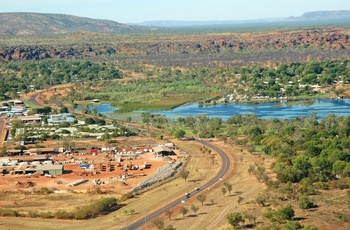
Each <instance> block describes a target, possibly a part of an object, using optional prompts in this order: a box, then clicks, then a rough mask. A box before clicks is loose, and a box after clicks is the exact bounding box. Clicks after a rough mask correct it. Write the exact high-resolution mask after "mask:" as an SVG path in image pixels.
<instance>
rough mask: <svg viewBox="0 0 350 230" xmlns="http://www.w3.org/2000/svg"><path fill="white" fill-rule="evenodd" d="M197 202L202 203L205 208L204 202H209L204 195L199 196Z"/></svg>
mask: <svg viewBox="0 0 350 230" xmlns="http://www.w3.org/2000/svg"><path fill="white" fill-rule="evenodd" d="M197 200H198V201H199V202H201V204H202V206H203V205H204V202H205V201H206V200H207V196H206V195H204V194H199V195H198V196H197Z"/></svg>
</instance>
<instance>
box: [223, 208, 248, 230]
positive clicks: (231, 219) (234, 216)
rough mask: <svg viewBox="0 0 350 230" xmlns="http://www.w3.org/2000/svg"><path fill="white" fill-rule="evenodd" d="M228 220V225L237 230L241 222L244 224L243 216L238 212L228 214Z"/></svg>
mask: <svg viewBox="0 0 350 230" xmlns="http://www.w3.org/2000/svg"><path fill="white" fill-rule="evenodd" d="M226 218H227V221H228V223H229V224H230V225H231V226H232V227H234V228H235V229H237V228H238V227H239V225H240V223H241V222H242V223H244V218H243V216H242V214H240V213H237V212H235V213H231V214H228V215H227V216H226Z"/></svg>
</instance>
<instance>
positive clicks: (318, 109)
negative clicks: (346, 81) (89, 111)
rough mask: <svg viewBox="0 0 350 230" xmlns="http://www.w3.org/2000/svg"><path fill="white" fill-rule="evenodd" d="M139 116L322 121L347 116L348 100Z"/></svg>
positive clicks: (190, 109) (246, 105)
mask: <svg viewBox="0 0 350 230" xmlns="http://www.w3.org/2000/svg"><path fill="white" fill-rule="evenodd" d="M104 108H106V107H104ZM97 109H98V107H97ZM111 109H113V108H111ZM114 109H115V108H114ZM99 112H101V113H102V114H104V113H107V114H105V115H106V116H109V117H112V115H111V112H112V111H107V112H103V111H102V110H101V111H100V110H99ZM141 112H150V113H157V114H163V115H165V116H166V117H168V118H177V117H186V116H190V115H191V116H196V115H201V114H206V115H207V116H208V117H221V118H223V119H224V120H226V119H228V118H230V117H231V116H233V115H236V114H253V113H255V114H256V116H257V117H259V118H263V119H270V118H280V119H291V118H295V117H301V116H310V115H311V113H313V112H315V113H316V114H317V117H318V118H325V117H327V116H328V114H331V113H333V114H335V115H337V116H348V115H350V99H315V100H305V101H282V102H266V103H260V104H255V103H237V104H217V105H210V106H203V107H198V104H197V103H195V104H187V105H183V106H180V107H177V108H175V109H173V110H163V111H152V110H150V111H136V113H141Z"/></svg>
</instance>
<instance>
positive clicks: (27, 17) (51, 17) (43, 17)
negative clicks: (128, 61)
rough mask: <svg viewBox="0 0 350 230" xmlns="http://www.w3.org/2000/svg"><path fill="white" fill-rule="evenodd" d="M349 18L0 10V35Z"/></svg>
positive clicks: (330, 14)
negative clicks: (152, 17)
mask: <svg viewBox="0 0 350 230" xmlns="http://www.w3.org/2000/svg"><path fill="white" fill-rule="evenodd" d="M344 19H350V11H349V10H340V11H316V12H307V13H304V14H303V15H302V16H300V17H288V18H265V19H255V20H230V21H146V22H142V23H134V24H121V23H118V22H115V21H111V20H100V19H91V18H85V17H77V16H72V15H64V14H39V13H0V35H39V34H67V33H77V32H96V33H128V32H144V31H158V30H161V31H162V30H165V28H173V27H195V26H225V25H239V24H243V25H244V24H247V23H260V24H261V23H271V22H290V21H317V20H344Z"/></svg>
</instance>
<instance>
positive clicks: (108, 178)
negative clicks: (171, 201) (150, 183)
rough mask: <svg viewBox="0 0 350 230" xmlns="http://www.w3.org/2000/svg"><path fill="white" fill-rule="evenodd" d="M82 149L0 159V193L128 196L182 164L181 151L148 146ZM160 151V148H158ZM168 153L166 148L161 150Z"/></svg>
mask: <svg viewBox="0 0 350 230" xmlns="http://www.w3.org/2000/svg"><path fill="white" fill-rule="evenodd" d="M96 149H97V151H90V150H79V151H75V152H74V153H70V152H69V153H67V152H66V153H58V154H46V155H44V156H40V157H39V156H38V155H34V156H11V157H3V158H0V170H1V180H0V190H19V189H22V190H35V189H39V188H43V187H46V188H49V189H52V190H54V191H55V192H65V191H67V190H74V191H78V192H86V191H89V190H92V189H95V188H96V187H99V189H101V190H102V191H113V192H119V193H127V192H129V191H131V190H132V189H133V188H134V187H135V186H137V185H138V184H139V183H140V182H142V181H143V180H146V179H147V178H149V177H151V176H152V175H153V174H154V173H155V172H156V170H157V169H159V168H161V167H164V166H166V165H169V164H174V163H176V162H178V161H180V158H181V157H182V153H181V151H180V150H178V149H175V148H173V149H170V148H168V149H165V150H166V151H171V153H172V154H171V156H170V155H169V154H166V155H164V154H162V153H161V152H155V151H154V148H152V147H150V146H149V145H148V146H141V147H135V146H134V147H132V148H130V149H127V148H121V149H115V150H113V151H107V152H106V151H102V148H98V147H97V148H96ZM155 149H157V148H155ZM161 151H164V147H163V148H161Z"/></svg>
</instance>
